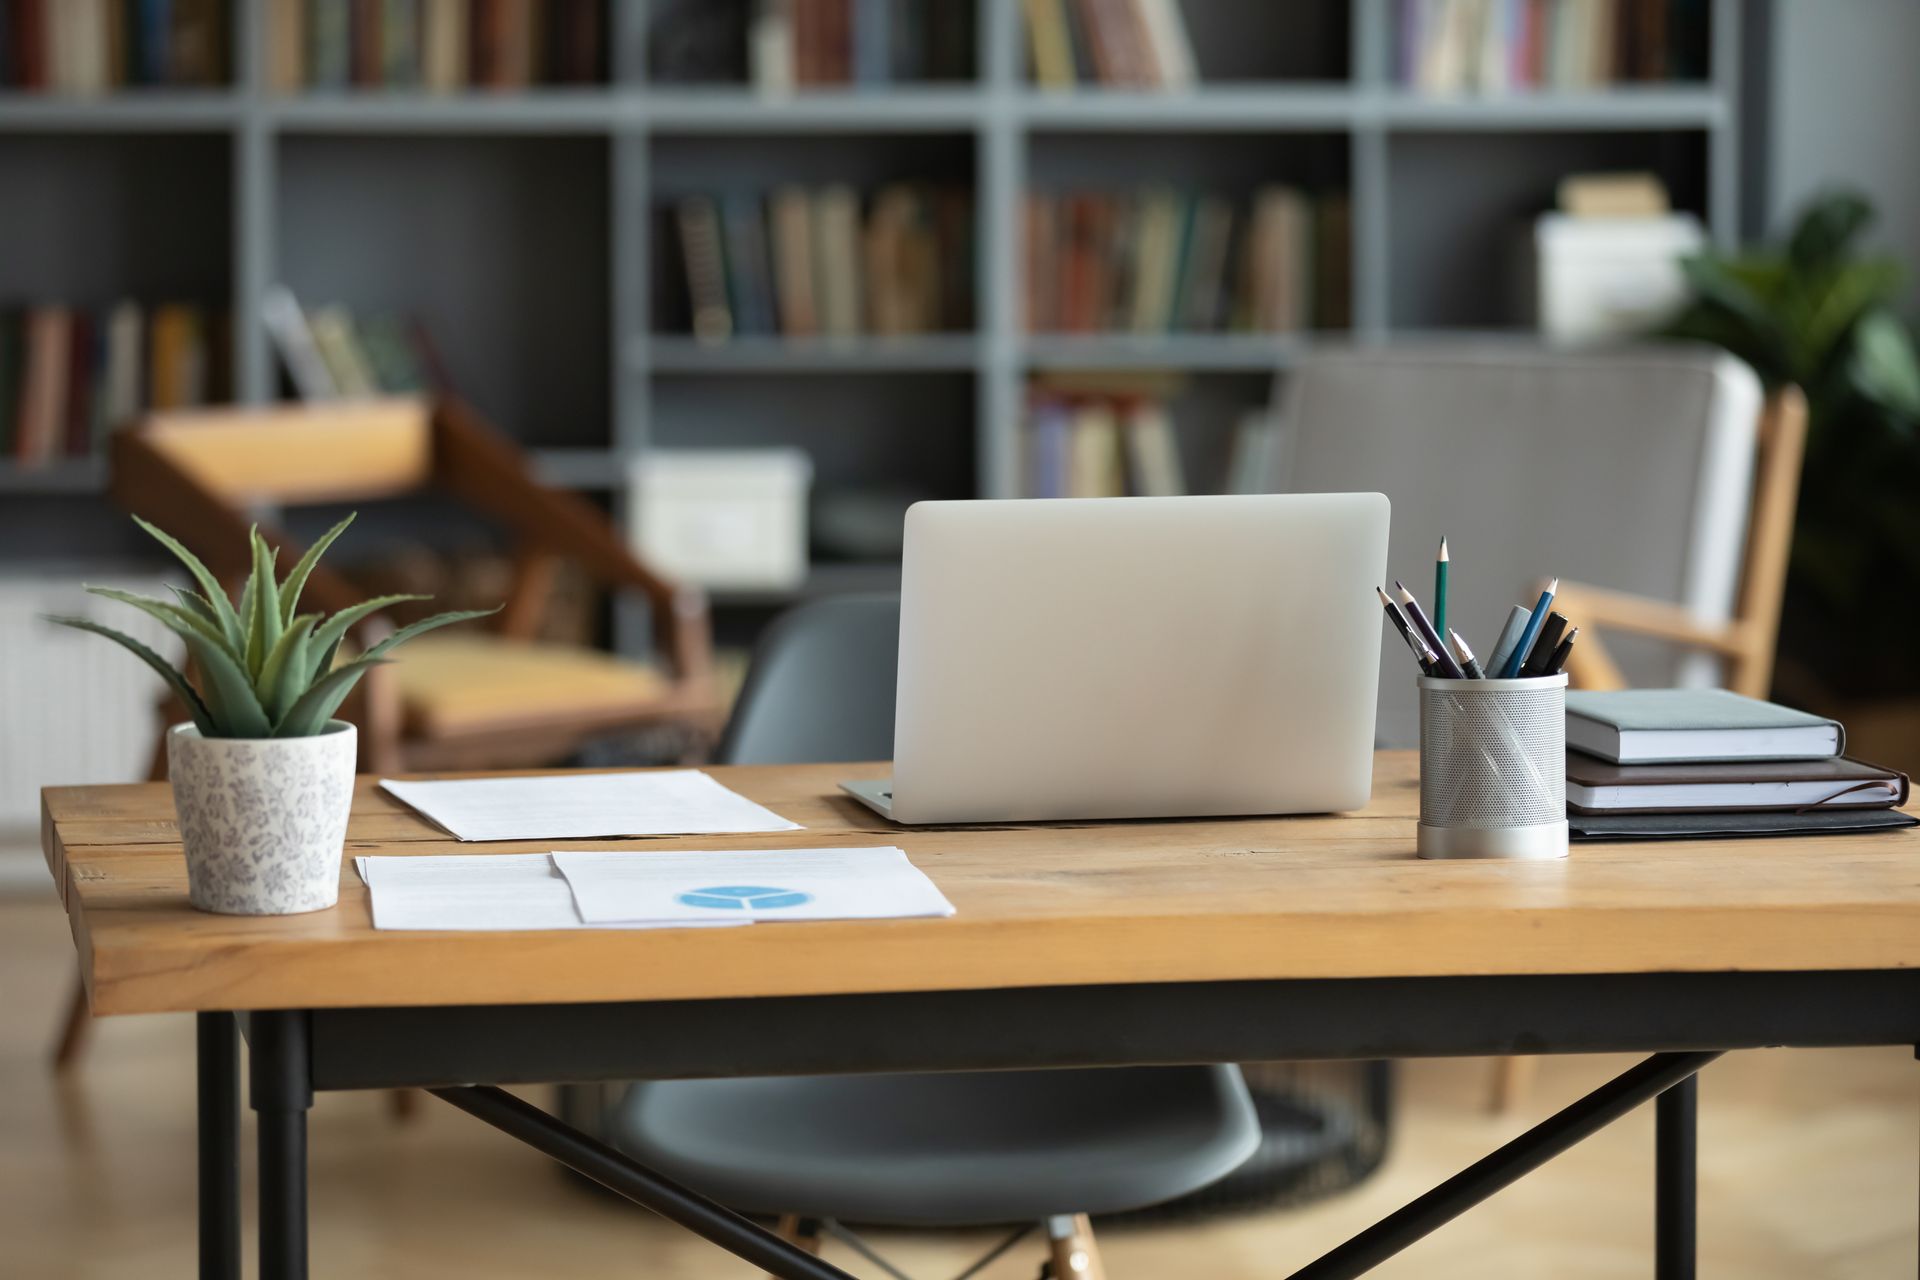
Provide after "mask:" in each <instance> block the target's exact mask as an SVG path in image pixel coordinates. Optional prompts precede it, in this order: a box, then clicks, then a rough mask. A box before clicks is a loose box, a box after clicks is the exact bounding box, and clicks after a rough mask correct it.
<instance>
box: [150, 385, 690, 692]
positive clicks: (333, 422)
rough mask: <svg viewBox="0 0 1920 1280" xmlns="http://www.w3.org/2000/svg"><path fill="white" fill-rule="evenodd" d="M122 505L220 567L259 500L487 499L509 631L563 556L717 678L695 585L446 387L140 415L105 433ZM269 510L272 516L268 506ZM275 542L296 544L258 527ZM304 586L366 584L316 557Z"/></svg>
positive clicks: (523, 628)
mask: <svg viewBox="0 0 1920 1280" xmlns="http://www.w3.org/2000/svg"><path fill="white" fill-rule="evenodd" d="M112 464H113V465H112V491H113V496H114V498H115V499H116V500H117V501H118V502H119V503H120V505H121V506H123V507H125V508H126V509H128V510H130V511H132V512H134V513H135V514H138V515H142V516H145V517H146V518H148V519H149V520H152V521H153V522H154V523H156V524H158V525H160V526H161V527H162V528H164V529H166V530H168V531H169V532H171V533H172V534H173V535H174V536H176V537H178V538H179V539H180V540H181V541H182V542H184V543H185V544H186V545H187V546H188V547H189V548H191V549H192V550H193V551H195V552H196V553H197V554H198V555H200V557H201V558H202V559H203V560H204V561H205V562H206V563H207V566H208V567H209V568H210V569H211V570H213V572H214V573H215V574H216V575H217V576H219V577H220V578H221V579H222V580H223V581H229V582H231V581H237V580H238V579H240V578H241V577H243V576H244V575H245V574H246V572H247V571H248V568H249V564H248V561H247V555H246V531H247V526H248V525H249V524H250V523H251V522H252V521H253V519H254V518H255V516H256V514H258V513H260V510H261V508H262V507H267V508H274V507H280V506H299V505H303V504H311V503H321V502H355V501H365V500H371V499H377V498H391V497H396V496H399V495H402V494H407V493H412V492H415V491H420V490H425V489H429V488H431V489H434V490H437V491H439V492H442V493H445V494H448V495H450V496H451V497H453V498H455V499H456V500H458V501H459V502H461V503H463V504H465V505H466V506H469V507H472V508H474V509H476V510H478V511H481V512H484V513H485V514H486V515H488V516H490V517H492V518H493V519H494V520H495V521H496V522H497V523H498V524H500V525H501V526H502V527H503V528H505V529H506V530H507V531H508V532H509V533H510V534H511V535H512V537H513V538H514V540H515V548H514V552H515V559H514V576H513V584H512V586H511V588H510V589H509V594H508V599H507V601H506V608H505V609H504V610H503V611H502V612H501V613H500V615H499V616H498V618H497V619H496V626H497V628H498V630H499V631H500V632H501V633H502V634H504V635H507V636H512V637H518V638H528V637H531V636H532V635H533V634H535V632H536V630H537V628H538V625H539V621H540V618H541V615H542V614H543V612H544V610H545V607H546V600H547V596H548V593H549V589H550V586H551V583H552V580H553V572H554V568H555V566H556V564H557V563H558V562H560V561H563V560H565V561H571V562H573V563H575V564H577V565H578V566H579V567H580V568H581V569H583V570H584V571H585V572H586V573H587V574H588V575H589V576H590V577H592V578H593V579H594V580H595V581H597V582H599V583H600V584H602V585H604V586H609V587H622V588H630V589H633V590H637V591H639V592H641V593H642V594H643V595H645V596H646V597H647V599H648V602H649V604H650V605H651V614H652V619H653V623H654V631H655V639H656V642H657V644H658V647H659V649H660V651H661V652H662V653H663V654H664V655H665V656H666V658H667V659H668V661H669V662H671V663H672V664H673V665H674V667H675V669H676V671H677V673H678V675H679V677H680V680H681V682H682V683H683V684H685V685H688V686H700V688H699V689H698V690H696V692H698V693H699V695H700V696H701V697H704V696H705V690H706V686H707V685H708V684H709V683H710V678H711V662H712V651H711V639H710V635H709V632H708V626H707V613H706V601H705V597H704V596H703V595H702V594H701V593H700V592H699V591H697V590H693V589H690V588H685V587H682V586H681V585H680V584H677V583H674V582H672V581H670V580H668V579H666V578H664V577H662V576H661V575H660V574H658V573H656V572H654V571H653V570H652V569H651V568H650V567H649V566H647V565H646V564H644V563H642V562H641V561H640V560H639V559H638V558H637V557H636V556H635V555H634V554H633V552H632V551H631V549H629V548H628V547H627V545H626V544H625V543H624V542H623V541H622V540H621V538H620V536H619V534H618V533H617V532H616V531H615V530H614V528H613V526H612V523H611V522H610V521H609V520H608V519H607V516H606V514H605V513H604V512H602V511H600V510H599V509H598V508H596V507H594V506H593V504H592V503H590V502H588V501H587V500H586V499H585V498H583V497H581V496H580V495H579V494H575V493H568V492H564V491H560V490H555V489H550V488H547V487H545V486H543V485H541V484H539V483H538V482H537V481H536V480H535V479H534V478H533V472H532V466H531V464H530V463H529V461H528V460H527V458H526V456H525V454H524V453H522V452H521V451H520V450H519V449H518V448H517V447H515V446H514V444H513V443H512V442H511V441H510V440H508V439H507V438H506V437H504V436H502V435H501V434H500V433H499V432H497V431H495V430H494V429H493V428H491V427H490V426H488V425H487V424H486V423H485V422H484V421H482V420H481V419H480V417H479V416H478V415H477V414H475V413H474V412H473V410H471V409H470V408H468V407H467V406H466V405H464V404H462V403H461V402H459V401H458V400H455V399H452V398H442V399H439V400H437V401H434V402H431V403H429V402H427V401H425V400H419V399H393V400H368V401H339V402H326V403H320V404H313V405H277V406H272V407H265V408H258V407H245V406H235V407H226V408H214V409H192V410H183V411H176V412H169V413H156V414H153V415H150V416H149V417H148V418H146V419H145V420H144V421H142V422H141V423H139V424H138V425H137V426H136V427H135V428H134V429H133V430H130V431H123V432H119V433H116V435H115V436H114V437H113V444H112ZM266 514H267V515H268V516H269V517H271V515H272V511H271V510H269V511H268V512H266ZM262 532H263V533H267V534H268V535H269V537H270V538H271V539H272V541H273V542H274V543H275V544H276V545H278V546H279V547H280V548H281V550H282V554H283V555H286V556H289V557H293V556H297V555H298V554H299V552H300V548H299V546H298V545H297V544H296V543H295V542H294V541H293V540H291V539H289V538H287V537H286V536H285V535H284V533H282V532H279V531H275V530H270V529H267V528H265V527H264V526H263V528H262ZM307 593H308V595H309V597H310V598H311V599H312V600H313V602H314V603H316V604H318V605H320V606H321V607H322V608H324V609H327V610H336V609H341V608H345V607H346V606H347V605H349V604H352V603H355V602H357V601H358V600H360V599H361V598H363V596H364V593H362V592H360V591H358V590H356V589H355V588H353V587H352V586H351V585H350V584H348V583H347V582H346V581H344V580H343V579H342V578H341V577H340V576H339V575H338V574H337V573H334V572H332V571H331V570H329V569H328V567H327V566H326V565H324V564H322V565H321V566H319V567H318V568H317V569H316V570H315V571H314V574H313V576H312V577H310V578H309V579H308V581H307Z"/></svg>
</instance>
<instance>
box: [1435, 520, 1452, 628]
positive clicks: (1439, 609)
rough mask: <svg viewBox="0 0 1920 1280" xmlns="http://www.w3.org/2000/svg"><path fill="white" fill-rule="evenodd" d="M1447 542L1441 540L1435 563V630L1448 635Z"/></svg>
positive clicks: (1443, 539)
mask: <svg viewBox="0 0 1920 1280" xmlns="http://www.w3.org/2000/svg"><path fill="white" fill-rule="evenodd" d="M1448 567H1449V564H1448V560H1447V540H1446V539H1445V538H1442V539H1440V554H1439V555H1438V556H1436V557H1435V558H1434V561H1433V630H1434V633H1435V634H1436V635H1443V636H1444V635H1446V634H1447V569H1448Z"/></svg>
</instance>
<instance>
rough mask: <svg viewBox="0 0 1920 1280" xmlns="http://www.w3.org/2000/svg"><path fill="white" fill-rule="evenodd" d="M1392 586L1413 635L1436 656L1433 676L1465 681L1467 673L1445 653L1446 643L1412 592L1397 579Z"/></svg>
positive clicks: (1451, 656)
mask: <svg viewBox="0 0 1920 1280" xmlns="http://www.w3.org/2000/svg"><path fill="white" fill-rule="evenodd" d="M1393 585H1394V587H1395V589H1397V590H1398V591H1399V592H1400V608H1401V609H1402V610H1404V611H1405V612H1406V615H1407V621H1408V622H1409V623H1410V624H1412V626H1413V631H1414V634H1415V635H1417V636H1419V637H1420V639H1421V640H1423V641H1425V642H1426V646H1427V648H1429V649H1431V650H1432V651H1433V652H1434V654H1435V655H1436V656H1435V657H1434V660H1433V674H1434V675H1436V676H1444V677H1446V678H1447V679H1449V680H1465V679H1466V678H1467V673H1466V672H1464V671H1462V670H1461V669H1460V664H1459V663H1457V662H1455V661H1454V660H1453V655H1452V654H1450V653H1448V652H1447V645H1446V641H1444V640H1442V639H1441V638H1440V633H1439V632H1438V631H1435V630H1434V629H1433V624H1432V623H1431V622H1429V621H1427V611H1426V610H1425V609H1422V608H1421V607H1420V602H1419V601H1418V600H1416V599H1414V598H1413V592H1411V591H1409V590H1407V588H1406V586H1405V584H1403V583H1401V582H1400V581H1398V580H1397V579H1396V580H1395V582H1394V584H1393Z"/></svg>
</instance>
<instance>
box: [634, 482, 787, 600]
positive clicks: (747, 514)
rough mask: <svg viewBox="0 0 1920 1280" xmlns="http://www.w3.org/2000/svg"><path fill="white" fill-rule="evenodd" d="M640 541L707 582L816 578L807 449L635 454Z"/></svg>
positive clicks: (650, 555) (653, 555)
mask: <svg viewBox="0 0 1920 1280" xmlns="http://www.w3.org/2000/svg"><path fill="white" fill-rule="evenodd" d="M632 481H633V484H632V490H631V491H632V494H633V504H634V510H633V520H632V523H631V530H632V532H631V536H632V538H633V543H634V549H635V550H636V551H637V552H638V553H639V554H640V555H641V556H643V557H644V558H645V559H646V560H647V561H648V562H650V563H652V564H655V565H658V566H659V567H660V568H661V569H662V570H664V571H665V572H667V573H669V574H672V575H673V576H675V577H678V578H684V579H685V580H687V581H689V582H695V583H698V584H700V585H701V586H705V587H722V588H728V589H734V590H752V589H776V588H788V587H797V586H800V585H801V584H802V583H804V582H805V581H806V577H807V492H808V489H809V488H810V487H811V485H812V483H813V461H812V459H811V458H809V457H808V456H807V454H806V452H805V451H804V450H801V449H655V450H652V451H650V452H648V453H647V454H646V455H644V456H643V457H642V458H641V459H640V460H639V461H638V462H636V463H634V466H633V474H632Z"/></svg>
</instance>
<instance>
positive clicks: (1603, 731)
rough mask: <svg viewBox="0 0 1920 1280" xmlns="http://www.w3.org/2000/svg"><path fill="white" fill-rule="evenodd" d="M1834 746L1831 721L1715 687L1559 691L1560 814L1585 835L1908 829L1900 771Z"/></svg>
mask: <svg viewBox="0 0 1920 1280" xmlns="http://www.w3.org/2000/svg"><path fill="white" fill-rule="evenodd" d="M1845 750H1846V731H1845V730H1844V729H1843V728H1842V727H1841V726H1840V724H1839V722H1837V721H1834V720H1828V719H1826V718H1824V717H1821V716H1816V715H1809V714H1808V713H1806V712H1804V711H1795V710H1793V709H1792V708H1790V707H1782V706H1777V705H1775V704H1773V703H1771V702H1760V701H1757V700H1756V699H1753V698H1743V697H1741V696H1740V695H1739V694H1736V693H1728V692H1727V691H1725V690H1723V689H1630V690H1622V691H1619V692H1610V693H1599V692H1589V691H1576V692H1571V693H1569V694H1567V810H1568V821H1569V823H1570V825H1571V826H1572V829H1573V833H1574V834H1575V835H1576V836H1585V837H1588V838H1590V839H1598V838H1606V839H1622V838H1643V839H1658V838H1662V837H1669V838H1676V837H1682V836H1700V835H1779V834H1788V833H1794V832H1806V831H1866V830H1877V829H1880V828H1884V827H1904V826H1913V825H1915V823H1916V820H1915V819H1913V818H1911V817H1908V816H1907V815H1906V814H1903V813H1900V812H1898V811H1897V810H1898V808H1899V806H1901V805H1903V804H1905V803H1906V800H1907V777H1906V775H1905V774H1903V773H1900V772H1898V771H1896V770H1893V769H1885V768H1881V767H1880V766H1879V765H1873V764H1868V763H1866V762H1865V761H1863V760H1855V759H1852V758H1851V757H1849V756H1847V755H1846V754H1845Z"/></svg>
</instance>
